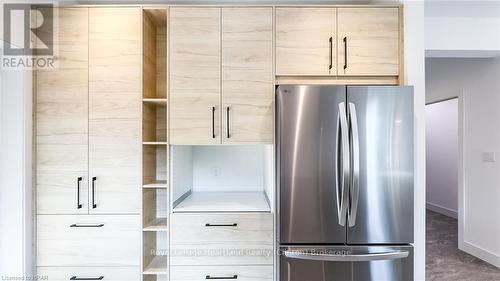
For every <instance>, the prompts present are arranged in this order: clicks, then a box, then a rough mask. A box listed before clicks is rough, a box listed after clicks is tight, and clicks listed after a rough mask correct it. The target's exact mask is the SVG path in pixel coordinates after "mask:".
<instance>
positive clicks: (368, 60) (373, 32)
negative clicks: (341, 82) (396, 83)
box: [337, 7, 399, 76]
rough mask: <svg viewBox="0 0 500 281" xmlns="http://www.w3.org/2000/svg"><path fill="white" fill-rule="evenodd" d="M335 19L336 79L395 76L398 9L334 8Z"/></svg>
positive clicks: (397, 45) (397, 64) (397, 53)
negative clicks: (336, 46)
mask: <svg viewBox="0 0 500 281" xmlns="http://www.w3.org/2000/svg"><path fill="white" fill-rule="evenodd" d="M337 17H338V43H337V44H338V75H339V76H396V75H398V74H399V19H398V17H399V9H398V8H386V7H383V8H374V7H370V8H338V15H337ZM344 39H345V42H344ZM346 46H347V60H346V56H345V54H346Z"/></svg>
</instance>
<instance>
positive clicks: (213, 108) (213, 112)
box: [212, 106, 215, 139]
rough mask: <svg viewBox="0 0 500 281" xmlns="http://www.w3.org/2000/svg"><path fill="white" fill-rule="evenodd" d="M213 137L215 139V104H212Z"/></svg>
mask: <svg viewBox="0 0 500 281" xmlns="http://www.w3.org/2000/svg"><path fill="white" fill-rule="evenodd" d="M212 138H213V139H215V106H212Z"/></svg>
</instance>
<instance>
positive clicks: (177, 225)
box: [170, 213, 274, 265]
mask: <svg viewBox="0 0 500 281" xmlns="http://www.w3.org/2000/svg"><path fill="white" fill-rule="evenodd" d="M171 219H172V220H171V224H170V225H171V238H170V243H171V251H172V256H171V260H170V264H171V265H266V264H270V265H272V264H273V233H274V231H273V215H272V214H271V213H233V214H173V215H172V216H171Z"/></svg>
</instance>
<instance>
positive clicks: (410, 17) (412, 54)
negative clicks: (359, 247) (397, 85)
mask: <svg viewBox="0 0 500 281" xmlns="http://www.w3.org/2000/svg"><path fill="white" fill-rule="evenodd" d="M402 2H403V4H404V19H405V20H404V29H405V30H404V32H405V39H404V44H405V46H404V50H405V84H406V85H413V86H414V114H415V130H414V136H415V140H414V143H415V152H414V153H415V164H414V165H415V175H414V178H415V193H414V196H415V198H414V208H415V216H414V221H415V226H414V238H415V243H414V246H415V249H414V250H415V252H414V260H415V262H414V263H415V266H414V270H415V274H414V276H415V280H419V281H420V280H425V45H424V42H425V40H424V37H425V34H424V1H420V0H418V1H415V0H404V1H402Z"/></svg>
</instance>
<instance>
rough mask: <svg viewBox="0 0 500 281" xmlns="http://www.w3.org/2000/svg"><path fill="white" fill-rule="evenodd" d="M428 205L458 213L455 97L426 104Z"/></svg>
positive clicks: (450, 213) (453, 215)
mask: <svg viewBox="0 0 500 281" xmlns="http://www.w3.org/2000/svg"><path fill="white" fill-rule="evenodd" d="M425 111H426V127H425V131H426V132H425V133H426V157H425V159H426V163H427V164H426V172H425V174H426V178H427V179H426V199H427V200H426V201H427V209H430V210H433V211H436V212H439V213H441V214H443V215H447V216H451V217H453V218H457V216H458V99H451V100H446V101H442V102H438V103H432V104H429V105H427V106H426V108H425Z"/></svg>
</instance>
